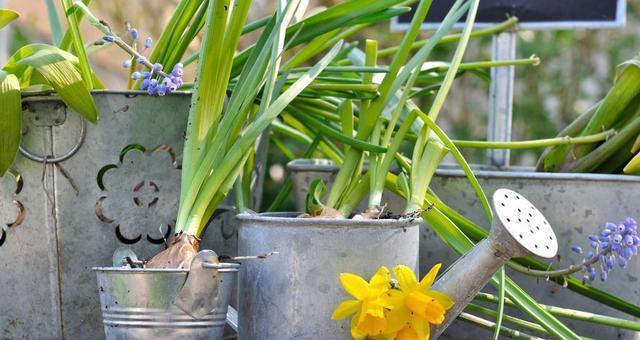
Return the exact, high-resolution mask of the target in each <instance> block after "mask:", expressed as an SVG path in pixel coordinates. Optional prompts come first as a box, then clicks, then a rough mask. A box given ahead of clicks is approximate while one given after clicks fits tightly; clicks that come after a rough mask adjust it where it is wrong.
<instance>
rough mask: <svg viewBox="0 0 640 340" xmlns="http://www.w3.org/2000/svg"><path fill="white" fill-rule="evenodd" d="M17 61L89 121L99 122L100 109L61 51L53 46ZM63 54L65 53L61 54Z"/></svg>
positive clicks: (78, 73)
mask: <svg viewBox="0 0 640 340" xmlns="http://www.w3.org/2000/svg"><path fill="white" fill-rule="evenodd" d="M49 47H50V48H48V49H41V50H39V51H36V52H35V53H33V54H31V55H29V56H27V57H25V58H22V59H19V60H17V61H16V62H15V63H16V64H17V65H21V66H28V67H32V68H33V69H34V70H35V71H37V72H38V73H39V74H40V75H41V76H42V77H43V78H44V79H46V81H47V83H48V85H51V86H52V87H53V88H54V90H55V91H56V93H57V94H58V95H59V96H60V98H62V100H63V101H64V102H65V103H66V104H67V105H68V106H69V107H71V108H72V109H74V110H75V111H77V112H79V113H80V114H82V115H83V116H85V117H86V118H87V119H88V120H89V121H91V122H93V123H95V122H97V121H98V119H99V118H98V109H97V108H96V105H95V103H94V101H93V97H91V93H90V92H89V90H88V89H87V86H86V85H85V84H84V82H83V79H82V76H81V75H80V72H78V70H77V68H76V67H75V66H74V64H73V62H71V61H70V60H69V59H68V58H67V57H65V55H64V51H61V50H59V49H57V48H55V47H53V46H49ZM60 52H63V53H60Z"/></svg>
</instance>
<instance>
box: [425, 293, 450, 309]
mask: <svg viewBox="0 0 640 340" xmlns="http://www.w3.org/2000/svg"><path fill="white" fill-rule="evenodd" d="M426 295H427V296H430V297H432V298H434V299H436V300H437V301H438V302H439V303H440V304H441V305H442V307H444V309H450V308H451V307H452V306H453V305H454V304H455V302H454V301H453V300H452V299H451V298H450V297H449V295H447V294H445V293H443V292H439V291H437V290H430V291H428V292H427V293H426Z"/></svg>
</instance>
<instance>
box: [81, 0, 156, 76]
mask: <svg viewBox="0 0 640 340" xmlns="http://www.w3.org/2000/svg"><path fill="white" fill-rule="evenodd" d="M73 6H75V7H76V8H77V9H79V10H80V11H81V12H82V13H84V15H85V16H86V18H87V21H88V22H89V23H90V24H91V25H92V26H93V27H95V28H97V29H98V30H99V31H100V32H102V33H103V34H104V35H110V36H113V39H114V41H113V43H114V44H115V45H116V46H118V47H119V48H120V49H122V50H123V51H124V52H126V53H127V54H129V55H130V56H131V57H133V59H134V61H136V62H138V60H139V61H140V64H142V65H144V66H145V67H147V68H148V69H153V64H151V63H150V62H149V61H148V60H147V58H145V57H144V56H143V55H141V54H140V53H138V51H136V50H135V49H134V48H133V47H131V46H129V44H127V43H126V42H125V41H124V40H122V38H120V37H119V36H117V35H116V34H114V33H113V32H112V31H111V28H109V27H108V26H106V25H104V24H102V22H100V20H99V19H98V18H97V17H96V16H95V15H93V13H92V12H91V10H89V7H87V6H86V5H84V4H83V3H82V2H80V1H76V2H74V4H73ZM132 65H133V63H132ZM156 73H158V74H160V75H162V76H163V77H166V76H167V74H166V73H164V72H162V71H159V72H156Z"/></svg>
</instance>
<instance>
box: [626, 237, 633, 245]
mask: <svg viewBox="0 0 640 340" xmlns="http://www.w3.org/2000/svg"><path fill="white" fill-rule="evenodd" d="M624 244H625V245H626V246H628V247H631V246H633V236H631V235H625V237H624Z"/></svg>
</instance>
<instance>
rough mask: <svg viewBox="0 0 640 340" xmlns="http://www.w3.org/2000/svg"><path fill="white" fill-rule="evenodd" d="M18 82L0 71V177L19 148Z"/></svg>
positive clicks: (19, 108)
mask: <svg viewBox="0 0 640 340" xmlns="http://www.w3.org/2000/svg"><path fill="white" fill-rule="evenodd" d="M21 110H22V108H21V104H20V82H19V81H18V78H17V77H16V76H14V75H13V74H9V73H6V72H4V71H0V176H2V175H4V173H5V172H7V170H9V167H10V166H11V163H13V161H14V159H15V157H16V154H17V152H18V147H19V146H20V112H21Z"/></svg>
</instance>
